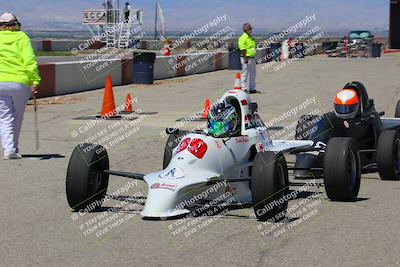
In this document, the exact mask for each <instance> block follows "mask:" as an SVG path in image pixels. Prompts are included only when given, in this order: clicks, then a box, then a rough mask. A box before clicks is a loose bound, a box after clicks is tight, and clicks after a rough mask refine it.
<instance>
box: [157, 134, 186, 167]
mask: <svg viewBox="0 0 400 267" xmlns="http://www.w3.org/2000/svg"><path fill="white" fill-rule="evenodd" d="M188 133H189V131H182V130H180V131H179V133H177V134H171V135H170V136H169V137H168V140H167V143H166V144H165V148H164V159H163V169H165V168H167V166H168V164H169V162H170V161H171V158H172V151H173V150H174V148H175V147H177V146H178V144H179V143H180V141H181V140H182V136H184V135H187V134H188Z"/></svg>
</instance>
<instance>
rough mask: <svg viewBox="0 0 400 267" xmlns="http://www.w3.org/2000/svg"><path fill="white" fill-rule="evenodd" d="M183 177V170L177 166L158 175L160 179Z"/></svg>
mask: <svg viewBox="0 0 400 267" xmlns="http://www.w3.org/2000/svg"><path fill="white" fill-rule="evenodd" d="M183 177H185V172H184V171H183V170H182V169H181V168H179V167H173V168H171V169H166V170H164V171H163V172H161V173H160V174H159V175H158V178H161V179H181V178H183Z"/></svg>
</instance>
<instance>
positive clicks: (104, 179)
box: [66, 144, 109, 212]
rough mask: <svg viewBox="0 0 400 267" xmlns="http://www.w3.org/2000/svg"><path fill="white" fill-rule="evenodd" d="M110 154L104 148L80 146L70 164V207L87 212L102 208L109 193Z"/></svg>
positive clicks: (93, 145) (68, 198)
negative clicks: (106, 171)
mask: <svg viewBox="0 0 400 267" xmlns="http://www.w3.org/2000/svg"><path fill="white" fill-rule="evenodd" d="M108 169H109V161H108V154H107V151H106V149H105V148H104V147H102V146H99V145H95V144H80V145H78V146H76V147H75V149H74V151H73V152H72V155H71V158H70V160H69V164H68V170H67V179H66V192H67V200H68V204H69V206H70V207H71V208H72V209H73V210H75V211H79V210H85V211H87V212H89V211H94V210H97V209H99V208H100V207H101V204H102V202H103V199H104V197H105V196H106V193H107V187H108V178H109V175H108V174H106V173H104V172H103V170H108Z"/></svg>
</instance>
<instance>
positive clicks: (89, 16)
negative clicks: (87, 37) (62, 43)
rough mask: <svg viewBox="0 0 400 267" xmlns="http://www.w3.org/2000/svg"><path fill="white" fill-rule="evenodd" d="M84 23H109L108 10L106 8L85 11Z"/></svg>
mask: <svg viewBox="0 0 400 267" xmlns="http://www.w3.org/2000/svg"><path fill="white" fill-rule="evenodd" d="M83 24H95V25H104V24H107V11H106V10H104V9H90V10H84V11H83Z"/></svg>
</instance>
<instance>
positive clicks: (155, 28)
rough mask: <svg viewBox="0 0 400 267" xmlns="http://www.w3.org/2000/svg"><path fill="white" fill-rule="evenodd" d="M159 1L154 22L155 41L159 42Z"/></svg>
mask: <svg viewBox="0 0 400 267" xmlns="http://www.w3.org/2000/svg"><path fill="white" fill-rule="evenodd" d="M157 24H158V1H156V15H155V20H154V39H156V40H157V35H158V25H157Z"/></svg>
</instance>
